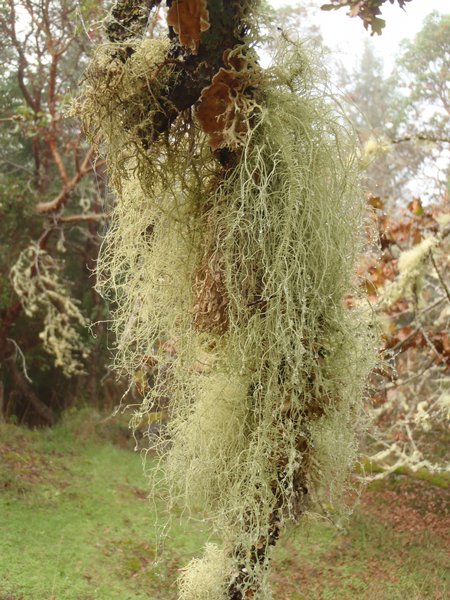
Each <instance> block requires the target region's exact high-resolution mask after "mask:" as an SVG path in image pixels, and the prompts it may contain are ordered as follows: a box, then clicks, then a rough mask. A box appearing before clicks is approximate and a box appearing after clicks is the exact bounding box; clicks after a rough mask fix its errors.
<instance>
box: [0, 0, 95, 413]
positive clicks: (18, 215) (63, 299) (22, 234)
mask: <svg viewBox="0 0 450 600" xmlns="http://www.w3.org/2000/svg"><path fill="white" fill-rule="evenodd" d="M101 14H102V13H101V7H100V5H99V4H98V3H96V2H85V3H81V4H76V3H72V2H67V1H64V2H53V1H48V0H39V1H38V2H34V1H32V0H23V1H17V0H8V2H5V3H3V5H2V8H1V12H0V31H1V35H2V42H1V50H2V55H3V57H4V69H3V71H2V76H1V82H0V85H1V87H2V90H3V91H5V93H4V94H2V100H1V106H0V110H1V117H0V122H1V126H2V129H1V131H2V134H1V135H2V144H1V150H0V166H1V171H0V213H1V225H0V228H1V239H2V250H3V251H2V253H1V258H0V261H1V267H2V268H1V272H2V280H1V287H2V293H1V299H0V301H1V305H0V310H1V313H0V314H1V322H0V364H1V371H2V380H3V382H4V384H3V390H4V399H3V406H2V411H3V413H4V414H5V415H6V416H12V415H15V417H16V418H19V419H25V420H27V421H29V422H35V423H38V422H46V423H49V422H54V420H55V418H56V415H57V413H58V412H59V411H60V410H61V409H62V408H64V407H66V406H68V405H70V403H71V402H72V401H73V395H76V394H79V392H80V387H79V386H80V384H81V379H80V378H77V377H72V378H71V379H70V384H69V386H68V384H67V377H71V376H72V375H76V374H81V373H82V372H83V373H87V371H89V376H88V378H87V380H86V375H83V381H84V383H83V386H86V381H87V382H88V389H89V392H88V394H86V396H85V397H86V399H87V398H88V396H90V399H92V400H94V399H95V398H96V396H97V393H98V390H99V388H98V380H99V377H100V375H101V373H102V372H103V371H102V369H103V366H102V364H103V355H102V353H101V351H100V349H101V347H102V345H103V344H104V340H103V337H102V335H101V327H97V334H98V337H97V339H96V341H95V342H92V340H90V339H89V338H90V334H89V332H88V331H87V328H86V324H87V321H88V318H93V319H95V318H98V317H100V316H101V315H102V310H103V308H102V304H101V302H100V300H99V297H98V296H97V295H96V294H95V293H93V292H92V290H91V288H92V277H91V273H92V270H93V266H94V262H95V258H96V255H97V250H98V236H97V227H98V223H99V222H101V219H102V218H103V209H102V206H103V203H104V194H105V188H104V186H103V183H102V174H101V165H100V164H97V165H96V164H95V160H94V154H93V150H92V149H90V148H89V146H87V145H86V143H85V142H84V141H83V138H82V135H81V132H80V129H79V126H78V125H77V123H76V122H75V121H74V120H71V119H68V118H67V117H66V112H67V109H68V106H69V102H70V93H71V91H72V90H73V89H75V87H76V85H77V82H78V80H79V77H80V76H81V73H82V71H83V68H84V65H85V61H86V55H87V50H88V47H89V46H90V44H91V43H92V42H93V40H94V39H95V37H96V34H95V30H94V29H92V30H91V31H90V32H89V33H88V32H84V31H83V30H82V22H83V21H82V19H83V18H84V19H86V20H87V22H90V23H93V24H94V23H95V21H96V20H97V19H98V18H99V17H100V16H101ZM13 266H14V268H13V276H12V277H11V278H10V277H9V276H8V273H9V270H10V268H11V267H13ZM17 294H19V297H17ZM43 346H44V349H45V352H43V350H42V347H43ZM48 353H50V355H53V357H54V361H55V363H54V366H51V363H49V357H48ZM88 355H89V361H86V358H87V356H88ZM88 365H89V369H88V368H87V366H88Z"/></svg>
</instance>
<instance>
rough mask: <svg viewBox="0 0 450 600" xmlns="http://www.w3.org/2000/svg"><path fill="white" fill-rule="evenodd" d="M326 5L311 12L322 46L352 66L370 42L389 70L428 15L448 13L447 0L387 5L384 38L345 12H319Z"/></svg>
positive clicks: (280, 0) (281, 0)
mask: <svg viewBox="0 0 450 600" xmlns="http://www.w3.org/2000/svg"><path fill="white" fill-rule="evenodd" d="M270 1H271V4H272V5H273V6H275V7H277V8H278V7H280V6H285V5H286V4H289V5H295V4H301V0H270ZM325 3H326V0H314V2H313V4H314V5H317V9H315V10H313V11H312V16H313V18H314V21H315V22H316V23H317V24H318V25H319V26H320V28H321V30H322V34H323V38H324V42H325V44H326V45H327V46H328V47H330V48H331V49H333V50H335V51H336V50H338V51H339V52H340V54H341V55H342V61H343V62H345V63H347V64H353V65H354V64H355V62H356V60H355V59H356V57H357V56H358V55H359V54H360V52H361V51H362V48H363V44H364V39H367V38H370V39H371V40H372V41H373V44H374V47H375V48H376V50H377V53H379V55H380V56H382V58H383V60H384V62H385V64H386V67H387V68H388V69H389V68H391V67H392V65H393V61H394V58H395V53H396V51H397V49H398V46H399V43H400V41H401V40H403V39H404V38H412V37H414V35H415V34H416V33H417V32H418V31H419V30H420V29H421V27H422V24H423V21H424V19H425V17H426V16H427V15H428V14H429V13H430V12H432V11H433V10H437V11H439V12H441V13H450V0H412V2H410V3H408V4H407V6H406V9H405V10H402V9H400V8H399V6H398V4H397V3H396V4H395V6H392V5H391V4H390V3H389V2H386V3H385V4H384V5H383V8H382V15H381V17H382V18H384V19H385V20H386V27H385V28H384V30H383V34H382V35H381V36H378V35H375V36H370V34H369V33H368V32H367V31H366V30H365V29H364V27H363V24H362V20H361V19H359V18H350V17H348V16H347V14H346V13H347V12H348V9H346V8H341V9H340V10H338V11H330V12H328V11H322V10H320V6H321V5H322V4H325Z"/></svg>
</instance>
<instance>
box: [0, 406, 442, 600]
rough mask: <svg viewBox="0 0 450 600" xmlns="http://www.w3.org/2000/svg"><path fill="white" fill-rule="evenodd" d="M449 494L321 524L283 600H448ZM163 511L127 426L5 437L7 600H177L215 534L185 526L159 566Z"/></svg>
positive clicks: (412, 487)
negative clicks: (188, 571) (159, 514)
mask: <svg viewBox="0 0 450 600" xmlns="http://www.w3.org/2000/svg"><path fill="white" fill-rule="evenodd" d="M448 493H449V492H448V490H446V489H443V488H442V487H439V486H435V485H432V484H430V482H427V481H416V480H414V479H411V478H410V477H405V476H404V475H399V476H397V477H394V478H391V479H390V480H389V481H388V482H387V483H382V484H380V483H376V484H372V487H371V488H369V489H368V490H367V491H366V492H365V493H364V495H363V497H362V501H361V504H360V506H359V507H358V508H357V509H356V511H355V514H354V515H353V517H352V518H351V520H350V522H349V523H348V525H347V527H346V529H345V530H344V531H336V530H335V529H334V528H333V527H331V526H330V525H327V524H325V523H321V522H320V523H318V522H314V521H310V522H309V523H308V524H307V526H306V527H304V528H303V529H302V530H301V531H299V530H297V531H294V530H293V531H290V532H288V533H287V535H286V536H285V538H284V539H283V540H282V542H281V543H280V546H279V548H278V549H277V551H276V554H275V557H274V563H273V572H274V573H273V587H274V597H275V598H276V599H277V600H288V599H289V600H310V599H316V598H317V599H324V600H335V599H336V600H346V599H354V598H355V599H358V598H360V599H361V600H372V599H373V600H383V599H387V600H395V599H397V598H398V599H400V598H401V599H402V600H403V598H405V597H407V598H408V600H419V599H424V600H428V599H436V600H438V599H442V600H444V599H446V598H448V597H449V594H450V587H447V586H448V585H449V581H448V580H447V581H446V571H447V572H448V571H449V570H450V561H449V558H448V550H449V544H450V515H449V503H448ZM154 524H155V506H154V505H153V504H152V503H150V502H149V500H148V499H147V492H146V480H145V478H144V476H143V474H142V467H141V461H140V459H139V456H138V455H137V454H136V453H134V452H132V444H131V442H130V441H129V440H128V439H127V438H126V436H125V435H123V433H122V432H121V430H120V428H119V427H118V426H112V427H111V426H109V427H106V429H105V427H104V426H103V427H100V426H98V425H95V422H94V420H93V417H92V415H87V414H84V415H78V416H77V415H75V416H74V417H72V418H71V419H70V420H69V421H66V422H65V423H63V424H62V425H60V426H58V427H56V428H55V429H53V430H47V431H41V432H29V431H25V430H21V429H18V428H16V427H13V426H5V425H2V426H0V600H94V599H99V600H140V599H147V600H172V599H173V600H175V599H176V597H177V596H176V588H175V585H174V580H175V579H176V576H177V573H178V570H179V569H180V568H181V567H182V566H183V565H184V564H185V563H186V561H187V560H188V559H189V557H191V556H193V555H195V554H199V553H200V548H201V546H202V544H203V542H204V541H205V539H206V537H207V534H206V531H205V529H204V527H203V526H202V525H201V524H199V523H197V522H196V523H188V524H186V523H185V522H178V521H176V522H175V524H174V526H173V528H172V530H171V533H170V535H169V537H168V539H167V542H166V544H165V547H164V549H163V551H161V552H160V553H159V554H158V556H157V557H155V544H154V542H155V527H154Z"/></svg>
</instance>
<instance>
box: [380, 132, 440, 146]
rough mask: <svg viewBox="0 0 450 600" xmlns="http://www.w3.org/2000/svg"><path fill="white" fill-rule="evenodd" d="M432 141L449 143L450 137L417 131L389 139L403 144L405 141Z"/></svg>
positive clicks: (394, 142) (393, 142)
mask: <svg viewBox="0 0 450 600" xmlns="http://www.w3.org/2000/svg"><path fill="white" fill-rule="evenodd" d="M415 141H419V142H434V143H436V144H437V143H442V144H450V138H448V137H441V136H437V135H432V134H428V133H417V134H415V135H406V136H405V137H401V138H396V139H394V140H391V143H392V144H403V143H405V142H415Z"/></svg>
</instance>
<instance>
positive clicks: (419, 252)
mask: <svg viewBox="0 0 450 600" xmlns="http://www.w3.org/2000/svg"><path fill="white" fill-rule="evenodd" d="M438 243H439V240H438V239H437V238H435V237H428V238H425V239H424V240H422V241H421V242H420V244H417V245H416V246H414V247H413V248H411V249H410V250H405V251H404V252H402V253H401V254H400V258H399V259H398V270H399V276H398V278H397V280H396V281H394V282H393V283H392V284H390V285H389V286H388V287H387V289H386V290H385V293H384V298H383V300H384V302H386V303H387V304H393V303H394V302H396V301H397V300H399V299H400V298H408V299H412V300H414V299H415V298H417V297H418V295H419V293H420V291H421V287H422V280H423V276H424V272H425V269H426V267H427V263H428V259H429V257H430V252H431V251H432V250H433V248H435V247H436V246H437V245H438Z"/></svg>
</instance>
